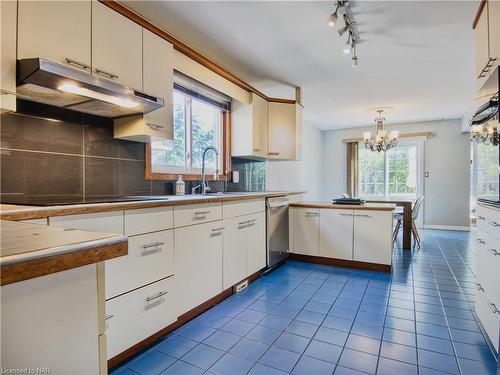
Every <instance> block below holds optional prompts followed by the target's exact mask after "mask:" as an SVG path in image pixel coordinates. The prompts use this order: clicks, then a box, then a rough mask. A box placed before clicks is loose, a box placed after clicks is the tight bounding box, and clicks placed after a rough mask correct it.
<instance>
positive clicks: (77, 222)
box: [49, 211, 123, 234]
mask: <svg viewBox="0 0 500 375" xmlns="http://www.w3.org/2000/svg"><path fill="white" fill-rule="evenodd" d="M49 225H53V226H57V227H65V228H74V229H82V230H90V231H95V232H107V233H118V234H123V211H114V212H99V213H95V214H82V215H68V216H56V217H51V218H49Z"/></svg>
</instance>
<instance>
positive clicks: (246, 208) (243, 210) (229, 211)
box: [222, 199, 266, 219]
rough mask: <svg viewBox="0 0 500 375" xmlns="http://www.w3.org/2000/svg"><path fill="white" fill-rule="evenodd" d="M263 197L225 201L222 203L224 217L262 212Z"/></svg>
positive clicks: (264, 205) (263, 205)
mask: <svg viewBox="0 0 500 375" xmlns="http://www.w3.org/2000/svg"><path fill="white" fill-rule="evenodd" d="M265 207H266V203H265V201H264V199H256V200H249V201H243V202H241V201H240V202H226V203H223V204H222V214H223V216H224V219H228V218H230V217H236V216H243V215H249V214H254V213H256V212H262V211H264V210H265Z"/></svg>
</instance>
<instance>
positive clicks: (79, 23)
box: [2, 0, 92, 73]
mask: <svg viewBox="0 0 500 375" xmlns="http://www.w3.org/2000/svg"><path fill="white" fill-rule="evenodd" d="M2 3H3V2H2ZM91 4H92V1H90V0H83V1H19V2H18V6H19V10H18V39H17V40H18V46H17V48H18V50H17V58H18V59H26V58H33V57H41V58H44V59H47V60H51V61H54V62H56V63H59V64H65V65H70V66H72V67H74V68H77V69H82V70H85V71H87V72H89V73H90V65H91V60H90V55H91V53H90V52H91V46H90V43H91ZM2 49H3V43H2Z"/></svg>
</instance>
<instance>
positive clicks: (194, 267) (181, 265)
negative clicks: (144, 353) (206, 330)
mask: <svg viewBox="0 0 500 375" xmlns="http://www.w3.org/2000/svg"><path fill="white" fill-rule="evenodd" d="M222 236H223V225H222V221H215V222H211V223H205V224H198V225H193V226H189V227H184V228H177V229H175V230H174V243H175V246H174V248H175V272H176V279H177V286H178V292H179V293H178V296H179V314H183V313H185V312H187V311H189V310H190V309H192V308H193V307H196V306H198V305H200V304H201V303H203V302H205V301H207V300H208V299H210V298H212V297H214V296H215V295H217V294H219V293H220V292H222Z"/></svg>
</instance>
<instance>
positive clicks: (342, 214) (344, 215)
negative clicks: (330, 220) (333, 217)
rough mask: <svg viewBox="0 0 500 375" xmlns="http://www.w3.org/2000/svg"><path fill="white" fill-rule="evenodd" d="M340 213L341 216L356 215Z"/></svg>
mask: <svg viewBox="0 0 500 375" xmlns="http://www.w3.org/2000/svg"><path fill="white" fill-rule="evenodd" d="M339 215H340V216H350V217H352V216H354V214H339Z"/></svg>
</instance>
